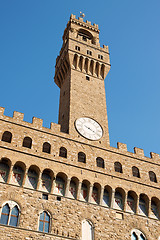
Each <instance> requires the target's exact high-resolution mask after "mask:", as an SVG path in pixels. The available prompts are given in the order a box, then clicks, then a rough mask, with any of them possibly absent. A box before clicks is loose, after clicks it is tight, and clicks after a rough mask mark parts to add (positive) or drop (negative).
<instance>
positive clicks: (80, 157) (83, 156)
mask: <svg viewBox="0 0 160 240" xmlns="http://www.w3.org/2000/svg"><path fill="white" fill-rule="evenodd" d="M78 162H82V163H86V154H85V153H83V152H79V153H78Z"/></svg>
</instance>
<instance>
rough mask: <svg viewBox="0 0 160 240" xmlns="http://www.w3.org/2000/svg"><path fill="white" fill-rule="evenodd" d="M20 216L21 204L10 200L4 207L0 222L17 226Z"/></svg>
mask: <svg viewBox="0 0 160 240" xmlns="http://www.w3.org/2000/svg"><path fill="white" fill-rule="evenodd" d="M18 218H19V206H18V205H17V204H16V203H15V202H13V201H8V202H7V203H6V204H5V205H4V206H3V208H2V212H1V219H0V223H1V224H4V225H10V226H13V227H16V226H17V225H18Z"/></svg>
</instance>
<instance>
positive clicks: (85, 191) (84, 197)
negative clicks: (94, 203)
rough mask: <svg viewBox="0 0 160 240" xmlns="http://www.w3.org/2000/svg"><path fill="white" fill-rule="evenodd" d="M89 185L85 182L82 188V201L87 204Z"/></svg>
mask: <svg viewBox="0 0 160 240" xmlns="http://www.w3.org/2000/svg"><path fill="white" fill-rule="evenodd" d="M88 185H89V182H87V181H83V182H82V187H81V200H82V201H85V202H87V201H88Z"/></svg>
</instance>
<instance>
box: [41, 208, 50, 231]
mask: <svg viewBox="0 0 160 240" xmlns="http://www.w3.org/2000/svg"><path fill="white" fill-rule="evenodd" d="M49 226H50V216H49V214H48V213H47V212H46V211H44V212H42V213H41V214H40V218H39V231H40V232H46V233H48V232H49Z"/></svg>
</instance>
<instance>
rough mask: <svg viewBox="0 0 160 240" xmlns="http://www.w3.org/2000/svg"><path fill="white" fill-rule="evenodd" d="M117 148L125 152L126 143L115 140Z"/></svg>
mask: <svg viewBox="0 0 160 240" xmlns="http://www.w3.org/2000/svg"><path fill="white" fill-rule="evenodd" d="M117 148H118V149H119V150H121V151H124V152H127V144H124V143H120V142H117Z"/></svg>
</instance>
